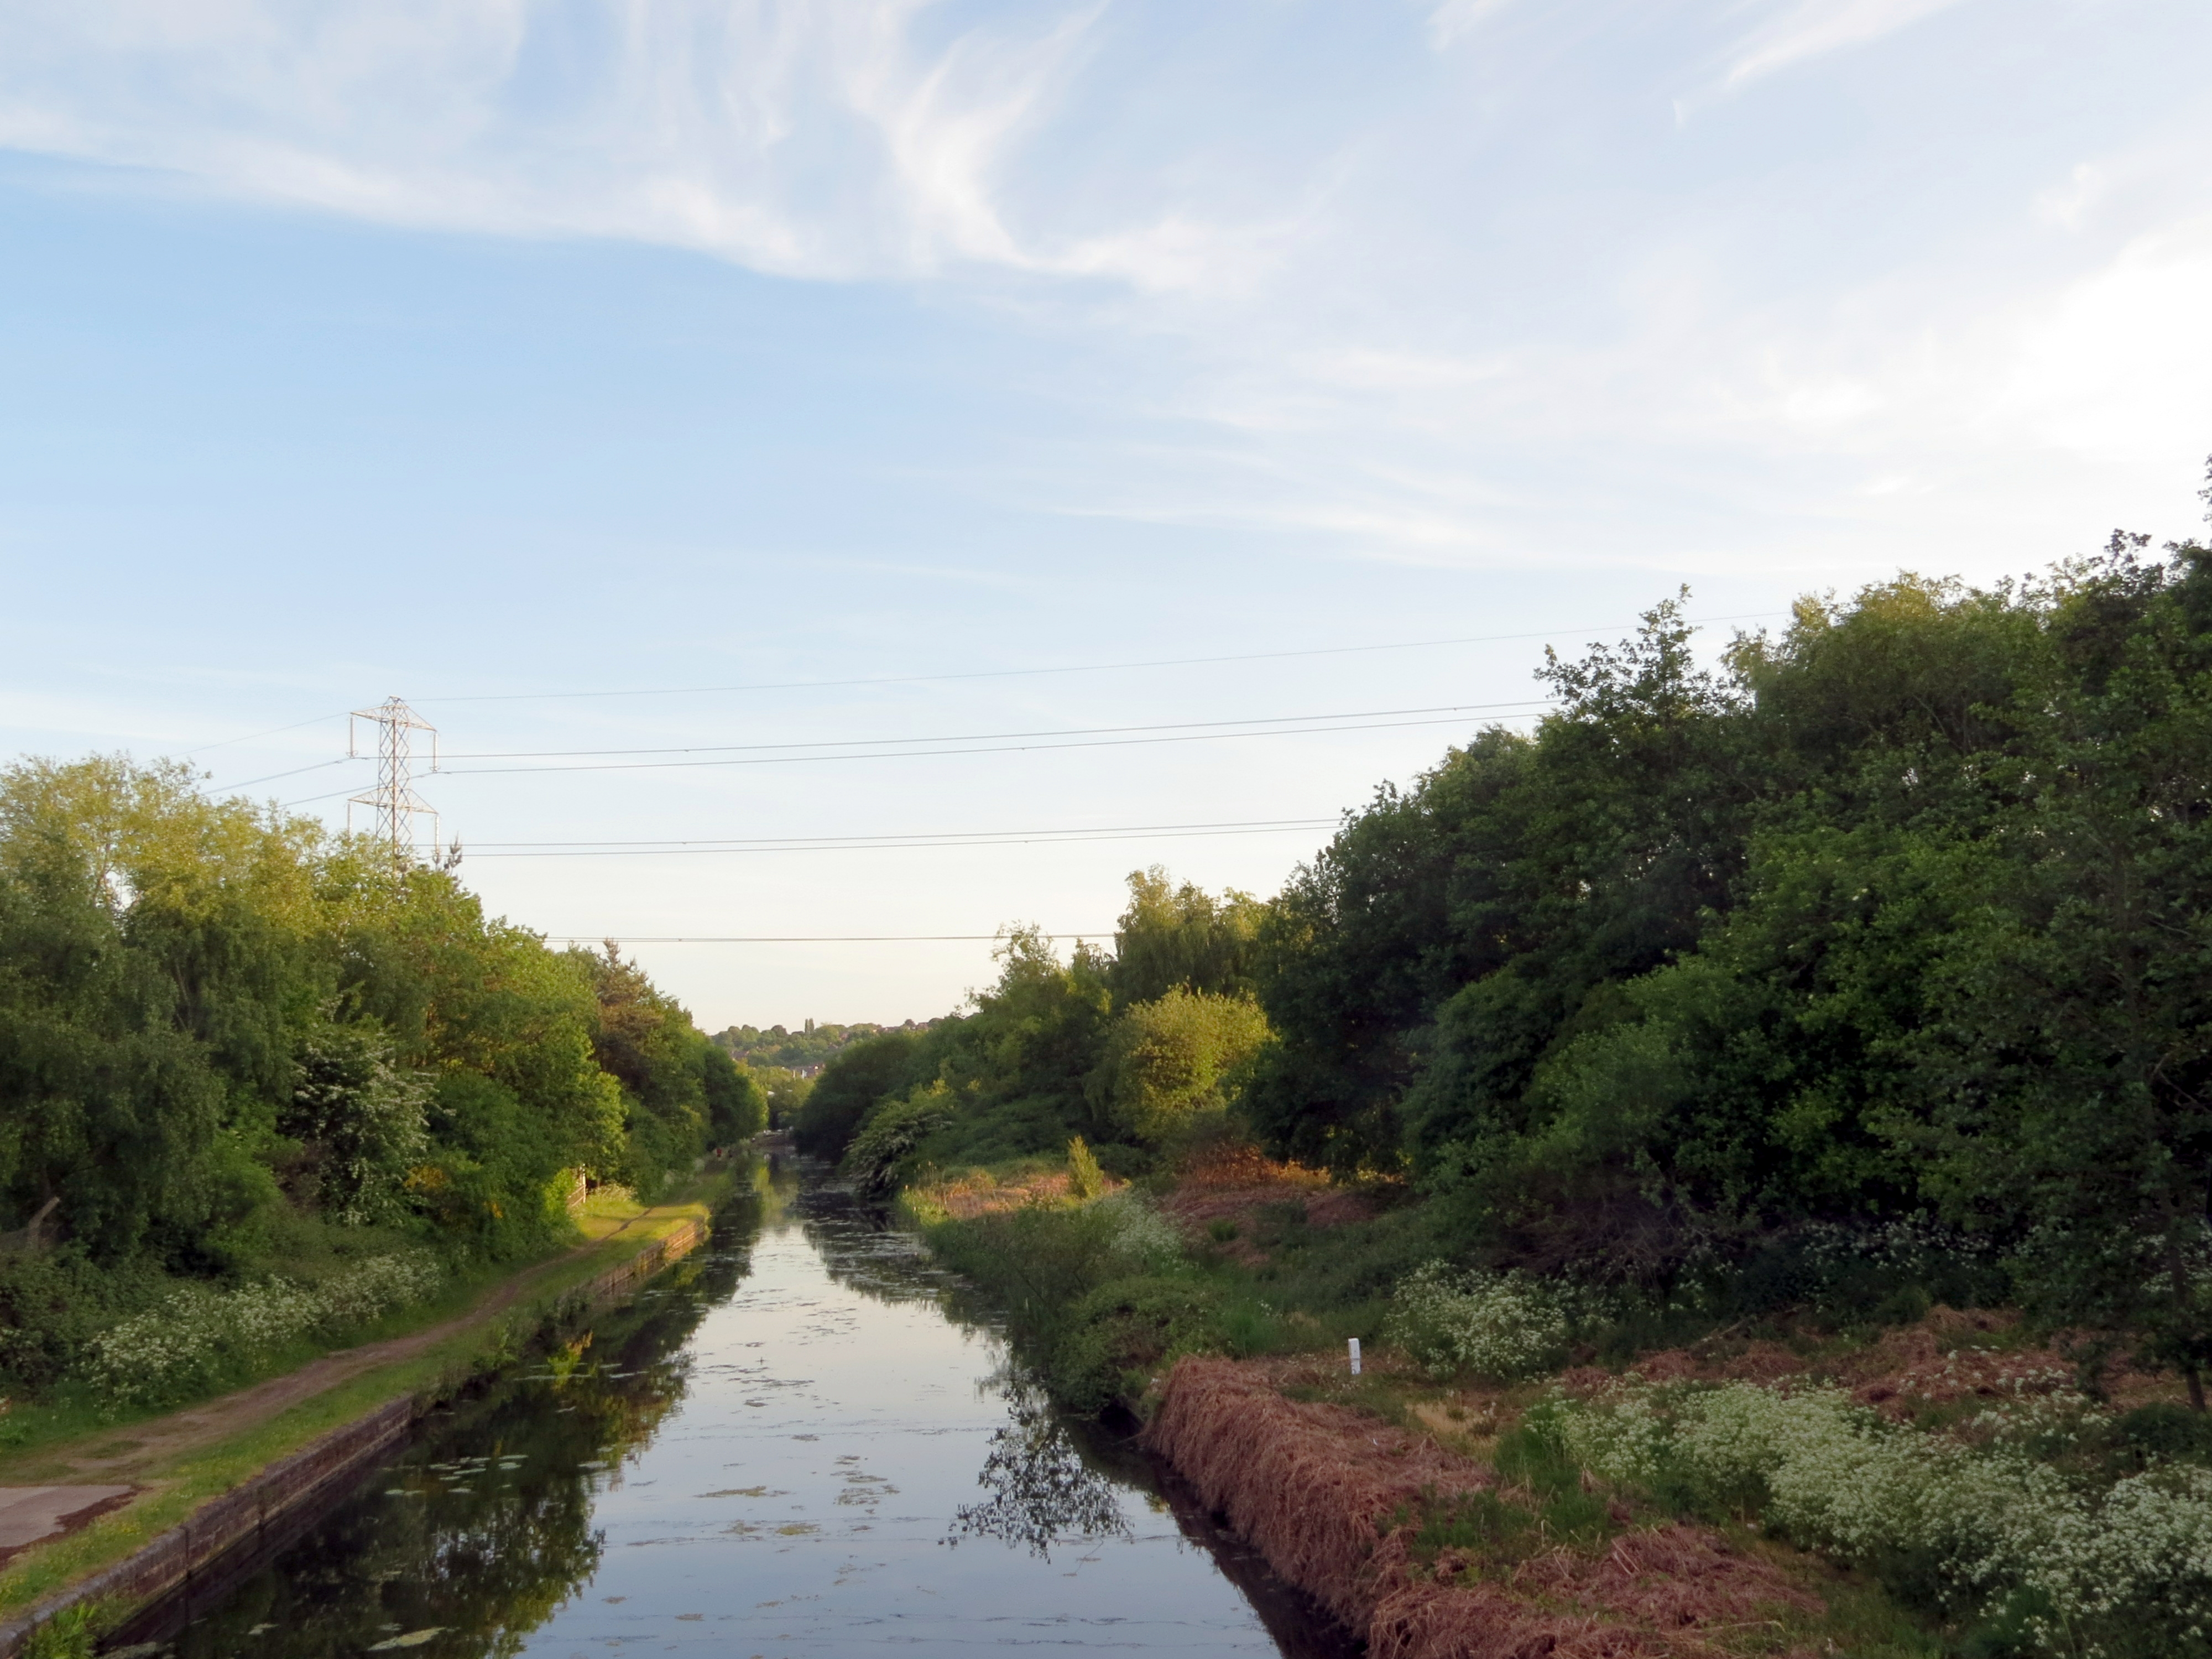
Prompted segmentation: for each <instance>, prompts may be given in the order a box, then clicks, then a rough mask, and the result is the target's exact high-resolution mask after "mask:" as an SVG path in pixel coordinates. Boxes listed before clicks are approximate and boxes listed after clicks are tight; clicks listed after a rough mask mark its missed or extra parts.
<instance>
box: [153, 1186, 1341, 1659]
mask: <svg viewBox="0 0 2212 1659" xmlns="http://www.w3.org/2000/svg"><path fill="white" fill-rule="evenodd" d="M110 1646H111V1649H113V1648H115V1647H118V1646H129V1647H132V1648H135V1649H137V1653H136V1654H135V1655H134V1656H133V1659H155V1656H156V1655H160V1656H161V1659H167V1656H168V1655H170V1654H173V1656H174V1659H337V1656H347V1659H351V1656H358V1655H365V1654H366V1655H394V1656H405V1659H483V1656H498V1659H508V1656H520V1655H527V1656H532V1659H611V1656H616V1655H620V1654H623V1653H625V1652H629V1651H633V1650H635V1651H636V1652H638V1653H640V1654H653V1655H659V1654H664V1653H677V1654H684V1655H700V1656H704V1655H708V1654H713V1655H715V1656H724V1655H727V1656H732V1659H748V1656H755V1659H811V1656H823V1655H842V1654H878V1653H896V1654H900V1655H915V1656H930V1659H935V1656H945V1659H951V1656H953V1655H960V1656H972V1655H974V1654H975V1653H976V1652H977V1651H979V1650H1001V1649H1044V1650H1053V1651H1054V1652H1066V1651H1070V1650H1073V1651H1075V1652H1092V1651H1096V1652H1114V1653H1123V1652H1129V1651H1144V1652H1148V1653H1171V1654H1193V1655H1217V1654H1218V1655H1237V1654H1250V1655H1269V1654H1284V1655H1289V1656H1292V1659H1344V1656H1346V1655H1348V1654H1350V1653H1351V1652H1352V1647H1351V1646H1350V1644H1349V1642H1348V1640H1347V1638H1345V1637H1343V1636H1342V1634H1341V1633H1340V1632H1338V1631H1337V1629H1336V1628H1335V1627H1334V1626H1332V1625H1330V1624H1329V1623H1328V1621H1327V1620H1325V1619H1323V1618H1322V1617H1321V1616H1320V1615H1318V1614H1317V1613H1316V1612H1315V1611H1314V1610H1313V1608H1312V1607H1311V1605H1310V1603H1308V1602H1306V1601H1305V1600H1304V1598H1303V1597H1301V1596H1299V1595H1297V1594H1296V1593H1295V1592H1293V1591H1291V1590H1289V1589H1285V1587H1284V1586H1282V1585H1281V1584H1280V1583H1278V1582H1277V1581H1276V1580H1274V1579H1273V1577H1271V1576H1270V1575H1269V1573H1268V1572H1267V1569H1266V1567H1265V1565H1263V1564H1262V1563H1261V1562H1260V1561H1259V1560H1258V1559H1256V1557H1255V1556H1254V1555H1253V1554H1252V1553H1250V1552H1249V1551H1248V1550H1246V1549H1244V1548H1243V1547H1242V1546H1240V1545H1238V1544H1237V1542H1236V1541H1234V1540H1231V1539H1230V1538H1227V1537H1226V1536H1225V1535H1223V1534H1220V1533H1219V1532H1218V1530H1217V1529H1216V1528H1214V1527H1213V1525H1212V1522H1210V1521H1209V1520H1208V1518H1207V1517H1206V1516H1205V1514H1204V1513H1203V1512H1202V1510H1201V1508H1200V1506H1199V1505H1198V1504H1195V1503H1194V1502H1193V1501H1191V1500H1190V1498H1188V1494H1187V1493H1185V1492H1182V1491H1181V1490H1180V1489H1179V1487H1178V1485H1177V1483H1176V1481H1175V1480H1173V1478H1172V1477H1171V1476H1170V1475H1168V1474H1165V1472H1164V1471H1162V1470H1160V1469H1158V1468H1156V1467H1155V1466H1154V1465H1152V1463H1151V1462H1148V1460H1146V1458H1145V1457H1143V1456H1142V1455H1140V1454H1139V1453H1138V1452H1136V1451H1135V1450H1134V1449H1133V1448H1132V1447H1131V1446H1130V1445H1129V1444H1128V1443H1127V1442H1126V1441H1123V1440H1121V1439H1118V1438H1117V1437H1114V1436H1111V1435H1109V1434H1108V1433H1106V1432H1105V1431H1102V1430H1098V1429H1097V1428H1095V1427H1093V1426H1091V1425H1083V1424H1073V1423H1070V1422H1068V1421H1066V1420H1065V1419H1062V1418H1061V1417H1060V1416H1059V1415H1057V1414H1056V1413H1054V1412H1053V1411H1052V1410H1051V1409H1050V1407H1048V1404H1047V1402H1046V1401H1045V1400H1044V1399H1043V1397H1042V1395H1041V1394H1040V1393H1039V1392H1038V1390H1037V1389H1036V1387H1035V1386H1034V1384H1033V1383H1030V1382H1029V1381H1028V1380H1027V1379H1026V1378H1025V1377H1024V1375H1023V1374H1022V1372H1021V1370H1019V1368H1018V1366H1017V1365H1016V1364H1013V1363H1012V1359H1011V1358H1010V1356H1009V1354H1008V1352H1007V1348H1006V1342H1005V1340H1003V1338H1002V1336H1001V1334H1000V1332H999V1330H998V1329H997V1328H995V1325H994V1321H993V1319H992V1317H991V1316H990V1312H989V1310H987V1308H981V1307H978V1306H976V1305H975V1304H974V1303H973V1301H972V1298H971V1297H970V1296H969V1294H968V1293H965V1292H963V1290H962V1288H961V1287H960V1286H959V1285H957V1283H956V1282H955V1281H954V1280H952V1279H951V1277H950V1276H949V1275H947V1274H945V1273H942V1272H941V1271H940V1270H939V1269H938V1268H936V1267H933V1265H932V1263H931V1261H929V1259H928V1257H927V1255H925V1254H924V1253H923V1251H922V1250H921V1248H920V1245H919V1243H918V1242H917V1241H916V1240H915V1238H914V1237H912V1236H911V1235H909V1234H907V1233H904V1232H902V1231H897V1230H896V1229H889V1230H887V1229H886V1228H884V1226H883V1225H882V1224H881V1221H880V1218H878V1217H876V1216H875V1215H873V1214H872V1213H871V1212H869V1211H867V1210H866V1209H865V1208H863V1207H862V1206H860V1205H858V1204H857V1203H855V1202H854V1200H852V1199H851V1197H850V1196H849V1195H848V1194H844V1193H842V1192H841V1191H840V1190H838V1189H837V1188H835V1187H834V1186H832V1185H830V1184H829V1183H828V1182H824V1181H823V1179H822V1178H821V1177H820V1176H818V1175H806V1174H802V1173H800V1172H799V1171H797V1170H792V1169H789V1168H780V1169H772V1168H769V1167H768V1166H763V1168H762V1169H761V1170H759V1171H758V1172H757V1179H756V1182H755V1191H754V1192H753V1193H752V1194H751V1195H750V1196H749V1197H746V1198H744V1199H741V1200H738V1201H737V1202H735V1203H733V1204H732V1205H730V1206H726V1208H725V1210H724V1211H723V1212H722V1214H721V1215H720V1217H719V1218H718V1220H717V1226H716V1231H715V1233H714V1238H713V1241H712V1243H710V1244H709V1245H708V1247H706V1248H704V1249H702V1250H700V1251H698V1252H696V1253H695V1254H694V1255H692V1256H691V1257H690V1258H689V1259H688V1260H687V1261H684V1263H683V1264H681V1265H680V1266H679V1267H676V1268H673V1269H671V1271H670V1272H669V1273H665V1274H664V1275H663V1276H662V1277H661V1278H659V1279H656V1280H654V1281H653V1283H652V1284H650V1285H648V1286H647V1288H646V1290H645V1291H643V1293H642V1295H641V1297H640V1299H639V1300H638V1301H637V1302H636V1303H635V1304H632V1305H631V1306H630V1307H629V1308H628V1309H625V1310H620V1311H618V1312H616V1313H613V1314H610V1315H607V1316H603V1317H601V1318H599V1320H598V1321H597V1322H595V1323H594V1325H593V1327H592V1329H591V1331H590V1333H589V1335H588V1337H584V1336H582V1335H579V1338H578V1340H576V1341H575V1342H574V1344H572V1345H568V1346H563V1347H561V1348H559V1349H557V1350H556V1352H554V1353H553V1354H552V1355H551V1356H550V1358H540V1359H536V1360H532V1361H530V1362H527V1363H526V1364H524V1365H523V1366H522V1367H520V1369H519V1370H518V1372H517V1374H515V1375H513V1376H510V1377H508V1378H507V1379H505V1380H503V1381H501V1382H500V1383H497V1384H495V1386H494V1387H492V1388H491V1389H489V1390H488V1391H487V1392H485V1393H483V1395H478V1396H477V1397H474V1398H472V1399H470V1400H468V1401H464V1402H462V1403H460V1404H459V1405H457V1406H455V1407H453V1408H452V1409H451V1410H450V1411H449V1412H442V1413H437V1414H434V1415H433V1416H432V1417H431V1418H430V1419H427V1420H426V1422H425V1424H424V1425H422V1432H420V1433H419V1434H418V1435H417V1437H416V1441H415V1443H413V1444H412V1445H411V1446H410V1448H409V1449H407V1450H406V1451H405V1452H404V1453H403V1454H401V1455H399V1456H398V1458H397V1459H396V1461H394V1462H392V1463H390V1464H388V1465H386V1466H385V1467H384V1468H381V1469H380V1470H379V1471H377V1472H376V1473H375V1474H374V1475H372V1476H370V1477H369V1478H368V1480H365V1481H364V1482H363V1484H362V1486H360V1487H359V1488H358V1489H357V1490H356V1491H355V1492H354V1493H353V1494H352V1495H351V1496H349V1498H346V1499H345V1500H343V1502H341V1503H340V1504H337V1505H336V1506H335V1507H334V1508H333V1509H331V1510H329V1511H328V1512H327V1513H325V1514H324V1515H322V1516H319V1517H317V1518H315V1519H314V1520H313V1521H312V1522H309V1523H308V1524H307V1526H306V1528H305V1530H304V1531H303V1532H301V1534H299V1535H298V1536H297V1537H296V1538H295V1540H294V1541H291V1542H289V1544H288V1545H286V1546H284V1547H282V1548H281V1549H279V1550H278V1551H276V1553H274V1554H273V1555H270V1556H265V1557H264V1559H261V1560H259V1561H256V1562H248V1563H244V1564H241V1565H240V1566H239V1567H237V1568H236V1569H234V1571H232V1572H230V1573H229V1574H228V1575H227V1576H225V1577H222V1578H220V1579H218V1581H217V1582H216V1583H214V1584H212V1585H207V1586H203V1587H201V1589H199V1590H198V1591H197V1592H196V1593H195V1594H194V1595H192V1596H191V1597H189V1598H179V1599H177V1600H174V1601H172V1602H171V1603H169V1604H168V1605H167V1606H166V1607H158V1608H155V1609H152V1610H150V1611H149V1613H148V1614H147V1615H145V1616H143V1617H142V1618H141V1619H140V1620H137V1621H135V1622H134V1625H133V1626H132V1627H131V1629H129V1630H126V1631H125V1632H119V1633H118V1638H116V1641H115V1642H114V1643H112V1644H110Z"/></svg>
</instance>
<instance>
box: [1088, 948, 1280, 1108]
mask: <svg viewBox="0 0 2212 1659" xmlns="http://www.w3.org/2000/svg"><path fill="white" fill-rule="evenodd" d="M1266 1040H1267V1016H1266V1015H1265V1014H1263V1013H1261V1012H1260V1007H1259V1005H1258V1004H1257V1003H1255V1002H1253V1001H1251V1000H1249V998H1245V997H1236V996H1221V995H1218V994H1212V993H1208V992H1194V991H1191V990H1189V989H1187V988H1186V987H1183V986H1182V985H1176V986H1174V987H1171V988H1170V990H1169V991H1168V992H1167V994H1165V995H1164V996H1161V997H1158V998H1157V999H1155V1000H1152V1001H1151V1002H1140V1003H1138V1004H1137V1005H1136V1006H1133V1007H1131V1008H1127V1009H1125V1010H1123V1011H1122V1012H1121V1014H1120V1015H1119V1016H1118V1017H1117V1018H1115V1022H1114V1024H1113V1027H1112V1029H1111V1030H1109V1033H1108V1035H1107V1037H1106V1042H1105V1052H1104V1057H1103V1059H1102V1060H1101V1061H1100V1064H1099V1068H1098V1072H1097V1077H1096V1083H1097V1087H1098V1089H1099V1090H1100V1091H1101V1092H1103V1096H1104V1097H1105V1102H1106V1109H1107V1115H1108V1116H1109V1118H1110V1119H1111V1121H1113V1124H1114V1126H1115V1127H1116V1128H1117V1129H1120V1130H1121V1131H1122V1132H1123V1133H1126V1134H1127V1135H1129V1136H1130V1137H1132V1138H1133V1139H1137V1140H1140V1141H1144V1142H1146V1143H1148V1144H1151V1145H1154V1146H1159V1145H1164V1144H1167V1143H1170V1142H1172V1141H1175V1140H1176V1139H1181V1138H1182V1137H1184V1136H1187V1135H1188V1134H1190V1133H1193V1132H1194V1131H1197V1130H1200V1129H1202V1128H1204V1127H1206V1126H1208V1125H1210V1124H1218V1123H1220V1122H1221V1121H1223V1120H1224V1118H1225V1116H1226V1114H1227V1110H1228V1107H1229V1097H1230V1087H1231V1079H1233V1078H1235V1077H1236V1076H1237V1073H1239V1072H1241V1070H1242V1069H1243V1067H1244V1066H1246V1065H1248V1064H1249V1062H1250V1060H1251V1059H1252V1057H1253V1055H1254V1054H1256V1053H1258V1052H1259V1049H1260V1046H1261V1043H1263V1042H1265V1041H1266Z"/></svg>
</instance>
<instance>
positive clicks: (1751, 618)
mask: <svg viewBox="0 0 2212 1659" xmlns="http://www.w3.org/2000/svg"><path fill="white" fill-rule="evenodd" d="M1789 614H1790V613H1789V612H1788V611H1742V612H1740V613H1738V614H1737V615H1735V616H1729V617H1694V618H1692V619H1690V620H1691V621H1692V625H1693V626H1698V625H1703V624H1705V623H1726V622H1760V621H1764V620H1765V619H1766V618H1768V617H1786V616H1788V615H1789ZM1628 626H1632V624H1629V623H1619V622H1611V623H1575V624H1573V625H1572V626H1569V627H1560V628H1539V629H1532V630H1531V631H1529V632H1528V633H1524V634H1469V635H1461V636H1458V637H1455V638H1452V639H1442V640H1394V641H1389V642H1387V643H1384V644H1382V645H1327V646H1316V647H1311V648H1309V649H1304V650H1297V651H1247V652H1241V653H1237V654H1236V655H1233V656H1221V657H1155V658H1150V659H1146V660H1143V661H1138V662H1086V663H1066V664H1062V665H1060V666H1057V667H1052V668H984V669H975V670H971V671H967V672H963V673H957V674H884V675H877V676H873V677H870V678H861V679H848V680H759V681H754V682H750V683H748V684H737V685H659V686H634V687H629V688H627V689H623V690H603V691H492V692H476V693H470V694H466V695H460V696H445V697H417V698H416V702H565V701H570V700H574V699H578V698H586V697H691V696H707V695H709V694H713V693H720V692H733V691H808V690H836V689H839V688H843V687H849V686H856V685H927V684H939V683H942V682H947V681H952V680H1000V679H1022V678H1030V677H1032V676H1036V675H1040V674H1106V673H1115V672H1120V671H1123V670H1131V669H1139V668H1190V667H1199V666H1205V665H1212V664H1216V663H1235V662H1279V661H1282V660H1285V659H1289V658H1293V657H1348V656H1356V655H1359V654H1362V653H1368V652H1375V651H1428V650H1436V649H1439V648H1441V647H1447V646H1455V645H1500V644H1504V643H1505V642H1507V641H1512V640H1541V639H1543V638H1545V637H1546V636H1547V635H1553V634H1579V633H1583V632H1584V631H1600V632H1601V631H1603V630H1605V629H1611V628H1622V627H1628ZM303 723H304V722H303ZM233 741H240V739H233Z"/></svg>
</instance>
